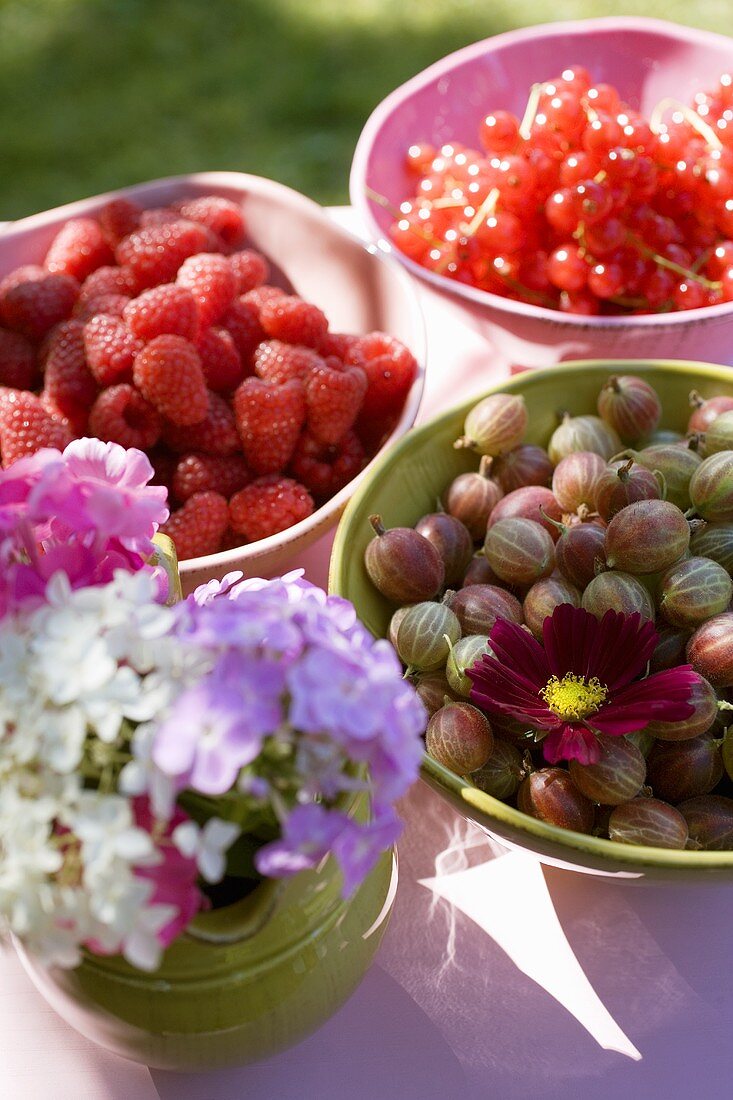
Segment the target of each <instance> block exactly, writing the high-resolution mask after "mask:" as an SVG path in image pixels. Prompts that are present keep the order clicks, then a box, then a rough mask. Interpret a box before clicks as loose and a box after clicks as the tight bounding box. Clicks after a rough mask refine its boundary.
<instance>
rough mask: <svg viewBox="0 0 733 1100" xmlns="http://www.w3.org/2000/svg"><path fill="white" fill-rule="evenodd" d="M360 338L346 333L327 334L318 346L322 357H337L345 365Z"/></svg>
mask: <svg viewBox="0 0 733 1100" xmlns="http://www.w3.org/2000/svg"><path fill="white" fill-rule="evenodd" d="M358 341H359V337H358V336H352V335H351V334H350V333H346V332H327V333H326V335H325V336H324V337H323V339H322V340H321V342H320V344H319V345H318V350H319V352H320V353H321V355H324V356H329V355H335V356H336V358H337V359H340V360H341V362H342V363H345V362H346V360H347V358H348V355H349V352H350V351H351V349H352V348H353V347H354V346H355V345H356V344H357V343H358Z"/></svg>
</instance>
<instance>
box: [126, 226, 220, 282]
mask: <svg viewBox="0 0 733 1100" xmlns="http://www.w3.org/2000/svg"><path fill="white" fill-rule="evenodd" d="M209 244H210V239H209V234H208V232H207V230H206V228H205V227H204V226H203V225H197V224H196V223H195V222H190V221H185V220H179V221H175V222H167V223H165V224H164V225H149V226H146V227H145V228H143V229H136V230H135V232H134V233H131V234H130V235H129V237H125V238H124V240H122V241H120V243H119V244H118V245H117V248H116V249H115V258H116V260H117V263H118V264H120V265H126V266H127V267H129V268H130V269H131V270H132V272H133V274H134V276H135V280H136V282H137V289H138V290H145V289H146V288H147V287H151V286H157V285H158V284H159V283H169V282H170V281H171V280H172V279H174V278H175V277H176V274H177V272H178V269H179V267H180V266H181V264H182V263H183V261H184V260H186V259H188V257H189V256H194V255H195V254H196V253H197V252H203V251H204V250H205V249H206V248H207V247H208V245H209Z"/></svg>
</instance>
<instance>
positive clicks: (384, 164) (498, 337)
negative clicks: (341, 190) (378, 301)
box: [350, 18, 733, 367]
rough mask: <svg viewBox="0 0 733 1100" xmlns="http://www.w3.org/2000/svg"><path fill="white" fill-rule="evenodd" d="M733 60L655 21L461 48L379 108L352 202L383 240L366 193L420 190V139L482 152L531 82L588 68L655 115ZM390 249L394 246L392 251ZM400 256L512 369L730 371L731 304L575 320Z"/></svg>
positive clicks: (723, 42) (715, 43)
mask: <svg viewBox="0 0 733 1100" xmlns="http://www.w3.org/2000/svg"><path fill="white" fill-rule="evenodd" d="M732 63H733V40H731V39H730V38H725V37H723V36H722V35H717V34H709V33H706V32H704V31H698V30H692V29H691V28H690V27H681V26H677V25H675V24H673V23H665V22H660V21H658V20H654V19H632V18H608V19H588V20H584V21H581V22H572V23H550V24H547V25H545V26H540V27H529V28H527V29H526V30H519V31H512V32H510V33H508V34H500V35H497V36H496V37H494V38H489V39H486V40H485V41H483V42H477V43H476V44H475V45H472V46H468V47H466V48H465V49H462V50H458V51H457V52H456V53H453V54H450V55H449V56H448V57H445V58H443V60H442V61H438V62H437V63H436V64H435V65H431V66H430V68H428V69H426V70H425V71H424V72H422V73H420V74H419V75H418V76H416V77H414V78H413V79H412V80H409V81H408V82H407V83H406V84H403V85H402V86H401V87H400V88H398V89H397V90H396V91H394V92H392V94H391V95H389V96H387V98H386V99H385V100H384V101H383V102H382V103H380V105H379V106H378V107H377V108H376V110H375V111H374V113H373V114H372V116H371V117H370V118H369V120H368V122H367V124H366V126H365V127H364V130H363V132H362V134H361V137H360V138H359V142H358V144H357V147H356V151H355V154H354V160H353V164H352V169H351V183H350V187H351V200H352V203H353V205H354V206H355V207H356V209H357V210H358V212H359V214H360V215H361V217H362V219H363V221H364V222H365V224H366V226H367V229H368V233H369V235H370V236H371V237H372V239H374V240H375V241H380V242H381V243H383V244H385V242H386V238H387V229H388V227H389V225H390V222H391V221H392V217H391V215H390V213H389V211H388V210H386V209H385V208H383V207H381V206H379V205H377V204H376V203H374V202H373V201H371V200H370V199H369V198H368V195H367V189H371V190H372V191H374V192H376V193H377V194H379V195H382V196H384V197H385V198H387V199H388V200H389V201H390V203H392V204H393V205H394V206H398V205H399V203H400V202H402V201H403V200H404V199H405V198H406V197H408V196H409V195H410V194H411V193H412V192H413V188H414V177H413V178H412V179H411V178H410V177H409V176H408V174H407V172H406V170H405V167H404V158H405V153H406V150H407V149H408V147H409V146H410V145H411V144H414V143H420V142H428V143H431V144H433V145H435V146H438V147H440V146H441V145H443V144H445V143H446V142H448V141H450V140H457V141H459V142H461V143H463V144H466V145H469V146H473V147H475V146H476V144H477V141H478V137H477V134H478V126H479V123H480V121H481V120H482V119H483V117H484V116H485V115H486V113H487V112H488V111H489V110H491V109H493V108H502V109H504V110H510V111H513V112H515V113H516V114H518V115H519V116H520V117H521V115H522V113H523V110H524V107H525V105H526V102H527V95H528V91H529V88H530V86H531V85H532V84H533V83H535V82H537V81H541V80H546V79H550V78H551V77H553V76H556V75H557V74H558V73H559V72H561V71H562V70H563V69H564V68H566V67H568V66H570V65H574V64H579V65H584V66H585V67H586V68H587V69H588V70H589V71H590V72H591V73H592V75H593V77H594V79H595V80H597V81H604V82H608V83H611V84H614V85H616V87H617V88H618V89H619V91H620V92H621V94H622V96H623V97H625V98H626V99H627V100H628V101H629V102H630V103H631V104H632V105H633V106H639V107H640V108H641V110H642V111H643V112H644V113H645V114H646V115H647V117H648V112H650V111H651V109H652V108H653V107H654V106H655V104H657V103H658V102H659V100H661V99H662V98H664V97H666V96H670V97H672V98H674V99H677V100H681V101H682V102H684V103H689V102H690V101H691V99H692V95H693V94H694V92H696V91H699V90H700V89H701V88H707V87H709V86H710V85H711V84H712V83H714V82H715V81H716V80H717V78H718V76H719V75H720V74H721V73H723V72H726V71H729V70H730V68H731V64H732ZM388 247H389V246H388ZM394 254H395V255H396V256H397V257H398V259H399V260H400V261H401V262H402V263H403V264H404V266H405V267H406V268H407V269H408V271H410V272H411V273H412V274H413V275H416V276H417V277H418V278H420V279H422V280H424V281H425V282H427V283H428V284H429V285H430V286H431V287H432V288H433V289H434V290H436V291H438V292H439V293H441V294H444V295H447V296H448V297H450V298H451V299H452V300H453V301H454V302H455V303H457V304H459V305H460V306H461V307H462V310H463V312H464V314H465V317H466V320H468V322H469V323H471V324H472V325H473V326H474V327H476V328H478V329H480V330H481V331H482V332H483V333H485V335H486V336H487V337H488V339H489V340H490V341H491V343H492V345H493V346H494V348H495V349H496V350H497V351H498V352H499V353H500V354H501V355H502V357H503V358H504V359H505V360H506V362H507V363H510V364H517V365H521V366H531V367H538V366H550V365H552V364H553V363H556V362H559V361H560V360H563V359H584V358H594V357H601V358H603V357H606V358H608V357H609V356H612V357H619V358H639V357H645V356H651V357H662V358H667V359H669V358H672V359H697V360H700V359H703V360H709V361H710V362H715V363H726V364H731V365H733V303H728V304H723V305H717V306H709V307H706V308H704V309H697V310H692V311H690V312H678V313H667V314H664V315H659V314H657V315H652V314H650V315H648V316H635V317H577V316H576V317H573V316H571V315H568V314H563V313H560V312H559V311H555V310H552V309H547V308H544V307H542V306H535V305H528V304H525V303H523V302H516V301H512V300H510V299H506V298H500V297H498V296H497V295H494V294H489V293H487V292H486V291H482V290H476V289H474V288H472V287H469V286H465V285H462V284H460V283H457V282H454V281H453V280H451V279H448V278H446V277H444V276H442V275H436V274H433V273H432V272H429V271H427V270H426V269H425V268H423V267H421V266H419V265H417V264H415V263H414V262H412V261H411V260H409V259H407V258H406V257H405V256H403V255H401V254H400V253H399V252H398V251H397V250H394Z"/></svg>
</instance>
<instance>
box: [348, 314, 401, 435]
mask: <svg viewBox="0 0 733 1100" xmlns="http://www.w3.org/2000/svg"><path fill="white" fill-rule="evenodd" d="M346 361H347V363H349V364H351V365H353V366H357V367H361V368H362V369H363V370H364V372H365V373H366V376H367V383H368V385H367V392H366V394H365V395H364V402H363V404H362V407H361V412H360V414H359V419H358V421H357V431H358V432H359V434H360V435H361V437H362V439H363V440H364V443H365V445H366V447H367V449H368V450H369V451H374V450H376V448H377V447H378V446H379V444H380V443H381V442H382V440H383V439H384V438H385V436H386V435H388V434H389V432H390V431H391V430H392V428H393V427H394V425H395V423H396V422H397V418H398V416H399V414H400V412H401V410H402V406H403V405H404V402H405V398H406V397H407V394H408V393H409V390H410V387H411V386H412V383H413V381H414V380H415V375H416V373H417V362H416V360H415V357H414V355H413V354H412V352H410V351H409V350H408V349H407V348H406V347H405V346H404V344H401V343H400V342H399V340H395V339H394V338H393V337H391V336H386V335H385V334H384V333H381V332H372V333H369V335H367V336H362V337H361V338H360V339H359V340H358V341H357V343H356V344H355V345H354V347H353V348H352V349H351V351H350V352H349V353H348V355H347V360H346Z"/></svg>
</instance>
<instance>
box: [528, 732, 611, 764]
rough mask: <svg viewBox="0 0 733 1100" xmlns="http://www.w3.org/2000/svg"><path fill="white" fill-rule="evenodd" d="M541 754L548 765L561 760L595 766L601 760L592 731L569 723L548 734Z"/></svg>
mask: <svg viewBox="0 0 733 1100" xmlns="http://www.w3.org/2000/svg"><path fill="white" fill-rule="evenodd" d="M542 752H543V754H544V757H545V760H546V761H547V762H548V764H558V763H559V762H560V761H561V760H577V761H578V762H579V763H580V764H597V763H598V761H599V760H600V758H601V750H600V747H599V745H598V741H597V740H596V737H595V734H594V733H593V731H592V730H589V729H587V728H586V727H584V726H576V725H571V724H570V723H566V724H565V725H564V726H562V728H561V729H559V730H554V731H553V732H552V733H550V734H548V736H547V737H546V738H545V739H544V741H543V742H542Z"/></svg>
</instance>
